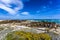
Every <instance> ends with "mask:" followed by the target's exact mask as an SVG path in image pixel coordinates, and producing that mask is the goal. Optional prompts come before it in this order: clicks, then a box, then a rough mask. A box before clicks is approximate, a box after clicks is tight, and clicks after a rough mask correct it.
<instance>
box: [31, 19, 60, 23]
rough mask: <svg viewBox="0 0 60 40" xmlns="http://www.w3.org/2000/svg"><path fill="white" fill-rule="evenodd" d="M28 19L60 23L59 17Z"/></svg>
mask: <svg viewBox="0 0 60 40" xmlns="http://www.w3.org/2000/svg"><path fill="white" fill-rule="evenodd" d="M30 21H35V22H41V21H45V22H55V23H57V24H60V19H30Z"/></svg>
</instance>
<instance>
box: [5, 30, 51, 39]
mask: <svg viewBox="0 0 60 40" xmlns="http://www.w3.org/2000/svg"><path fill="white" fill-rule="evenodd" d="M5 40H51V37H50V36H49V35H48V34H46V33H39V34H37V33H31V32H24V31H14V32H11V33H8V34H7V36H6V38H5Z"/></svg>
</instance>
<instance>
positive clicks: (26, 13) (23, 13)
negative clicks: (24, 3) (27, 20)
mask: <svg viewBox="0 0 60 40" xmlns="http://www.w3.org/2000/svg"><path fill="white" fill-rule="evenodd" d="M21 14H22V15H29V12H22V13H21Z"/></svg>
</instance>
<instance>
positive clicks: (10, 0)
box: [0, 0, 23, 15]
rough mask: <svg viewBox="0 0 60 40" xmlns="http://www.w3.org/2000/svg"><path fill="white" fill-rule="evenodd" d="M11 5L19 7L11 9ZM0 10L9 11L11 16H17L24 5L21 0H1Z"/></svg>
mask: <svg viewBox="0 0 60 40" xmlns="http://www.w3.org/2000/svg"><path fill="white" fill-rule="evenodd" d="M10 4H15V5H17V7H15V8H14V9H12V8H10V7H11V5H10ZM0 8H1V9H3V10H5V11H7V12H8V13H9V14H13V15H14V14H16V13H17V12H18V10H21V9H23V3H22V1H20V0H0Z"/></svg>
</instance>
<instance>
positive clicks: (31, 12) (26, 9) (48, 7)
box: [0, 0, 60, 20]
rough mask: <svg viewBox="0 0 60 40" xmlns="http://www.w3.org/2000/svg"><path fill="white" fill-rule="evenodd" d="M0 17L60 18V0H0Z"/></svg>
mask: <svg viewBox="0 0 60 40" xmlns="http://www.w3.org/2000/svg"><path fill="white" fill-rule="evenodd" d="M0 19H2V20H4V19H60V0H0Z"/></svg>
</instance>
